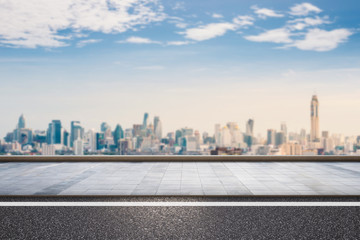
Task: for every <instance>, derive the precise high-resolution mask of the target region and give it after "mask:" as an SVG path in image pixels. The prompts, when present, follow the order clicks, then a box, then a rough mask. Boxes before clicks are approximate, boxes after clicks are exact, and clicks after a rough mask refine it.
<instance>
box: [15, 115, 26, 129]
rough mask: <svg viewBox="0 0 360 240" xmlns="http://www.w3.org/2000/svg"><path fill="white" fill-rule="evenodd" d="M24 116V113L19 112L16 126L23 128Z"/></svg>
mask: <svg viewBox="0 0 360 240" xmlns="http://www.w3.org/2000/svg"><path fill="white" fill-rule="evenodd" d="M25 126H26V125H25V118H24V115H23V114H21V116H20V117H19V122H18V125H17V128H19V129H21V128H25Z"/></svg>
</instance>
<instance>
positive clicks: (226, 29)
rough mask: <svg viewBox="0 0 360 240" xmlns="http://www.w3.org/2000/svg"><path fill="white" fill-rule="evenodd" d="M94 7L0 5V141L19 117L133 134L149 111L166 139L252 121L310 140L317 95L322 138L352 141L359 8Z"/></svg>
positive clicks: (350, 1)
mask: <svg viewBox="0 0 360 240" xmlns="http://www.w3.org/2000/svg"><path fill="white" fill-rule="evenodd" d="M94 3H96V4H93V5H91V4H90V5H89V3H87V2H82V3H76V4H75V2H73V1H72V0H68V1H53V2H52V3H51V4H47V3H41V4H38V0H29V1H26V3H23V1H12V4H9V3H8V2H6V1H3V2H0V51H1V57H0V71H1V73H2V74H1V75H2V76H1V84H2V85H1V89H0V107H1V109H6V113H5V114H2V118H1V120H0V124H1V126H0V135H1V136H4V134H6V131H7V129H11V128H13V127H14V126H13V122H14V119H17V118H18V116H19V114H20V113H24V114H25V115H26V116H27V119H28V121H29V122H31V124H32V127H33V128H34V129H41V128H43V126H45V125H47V124H48V123H49V122H50V121H51V120H52V119H61V120H62V121H63V122H64V123H65V127H66V128H67V129H69V128H70V126H69V124H70V122H71V121H72V120H74V119H76V120H79V121H81V122H82V123H83V124H84V126H85V127H86V128H97V126H98V125H99V124H100V123H101V122H103V121H104V120H106V121H108V122H109V124H110V125H112V126H115V125H116V124H117V123H119V122H120V123H122V124H123V125H125V126H131V124H132V123H133V122H134V121H136V119H139V118H141V114H142V113H143V112H149V113H153V114H155V115H159V116H161V118H162V119H163V120H164V122H166V123H167V124H165V125H164V126H163V128H164V131H171V130H172V129H177V128H181V127H184V126H192V127H193V128H195V129H198V130H199V131H201V132H203V131H207V132H210V131H213V124H214V123H222V124H225V123H226V122H228V121H232V122H238V123H241V125H240V127H241V128H242V129H243V130H245V124H244V123H245V122H246V121H247V119H249V118H254V119H255V120H256V127H255V129H254V131H255V133H256V134H257V133H262V134H264V132H266V130H267V129H268V128H278V125H279V122H283V121H285V122H287V125H288V127H289V128H290V129H292V130H293V131H296V130H297V131H299V130H300V129H302V128H305V129H307V131H309V130H310V129H309V125H308V118H307V113H308V104H306V103H307V102H308V96H309V95H312V94H313V93H314V92H316V93H317V94H318V95H319V96H321V100H322V112H321V113H322V119H321V122H320V124H321V126H322V127H323V128H324V129H327V130H329V131H330V132H336V133H343V134H345V135H352V134H357V133H356V127H354V126H357V124H358V121H359V119H360V111H356V109H357V108H358V106H359V105H360V98H359V97H358V96H359V95H360V88H359V87H358V82H359V79H360V67H359V66H360V57H359V56H360V45H359V44H360V41H359V39H360V35H359V34H358V29H359V27H360V25H359V23H360V16H359V14H358V12H359V11H360V4H359V3H358V2H357V1H354V0H346V1H345V2H329V1H325V0H316V1H295V2H291V3H289V2H288V1H283V0H277V1H271V2H268V1H264V0H259V1H251V2H250V1H248V2H239V1H234V0H227V1H222V2H219V1H208V2H207V4H205V5H204V4H202V2H201V1H189V0H186V1H175V2H174V1H171V2H169V1H161V0H159V1H152V0H141V1H140V0H134V1H133V2H132V4H131V6H130V7H129V6H124V5H123V2H122V1H117V0H112V1H101V0H99V1H94ZM200 5H201V6H202V7H201V8H200V7H199V6H200ZM39 6H41V7H39ZM141 6H144V8H141ZM79 9H80V10H81V11H80V10H79ZM84 9H88V11H87V10H86V11H85V10H84ZM134 9H136V11H135V12H136V13H134V11H133V10H134ZM79 12H82V13H83V14H84V15H83V14H79ZM94 13H98V14H94ZM126 14H128V15H126ZM132 14H135V16H134V15H132ZM24 16H30V17H28V18H27V19H25V20H24V18H23V17H24ZM98 16H109V18H106V21H105V20H103V19H98ZM124 16H129V17H134V18H135V19H136V20H134V21H131V20H129V18H125V17H124ZM9 20H11V21H12V22H11V24H10V23H9V22H8V21H9ZM15 20H16V21H15ZM25 23H27V24H25ZM354 131H355V133H354Z"/></svg>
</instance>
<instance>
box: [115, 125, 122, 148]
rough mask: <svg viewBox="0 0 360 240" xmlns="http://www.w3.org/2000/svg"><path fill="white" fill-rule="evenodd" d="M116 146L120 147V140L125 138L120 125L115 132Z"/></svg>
mask: <svg viewBox="0 0 360 240" xmlns="http://www.w3.org/2000/svg"><path fill="white" fill-rule="evenodd" d="M113 135H114V144H115V145H118V142H119V140H120V139H122V138H124V130H123V129H122V127H121V125H120V124H117V125H116V127H115V130H114V133H113Z"/></svg>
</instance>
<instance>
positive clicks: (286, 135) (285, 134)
mask: <svg viewBox="0 0 360 240" xmlns="http://www.w3.org/2000/svg"><path fill="white" fill-rule="evenodd" d="M280 129H281V132H282V133H283V134H284V142H287V140H288V131H287V126H286V123H285V122H282V123H281V126H280Z"/></svg>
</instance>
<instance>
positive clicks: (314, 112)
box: [310, 95, 320, 142]
mask: <svg viewBox="0 0 360 240" xmlns="http://www.w3.org/2000/svg"><path fill="white" fill-rule="evenodd" d="M310 108H311V113H310V119H311V132H310V140H311V141H312V142H319V141H320V128H319V100H318V98H317V96H316V95H313V96H312V99H311V106H310Z"/></svg>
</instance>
